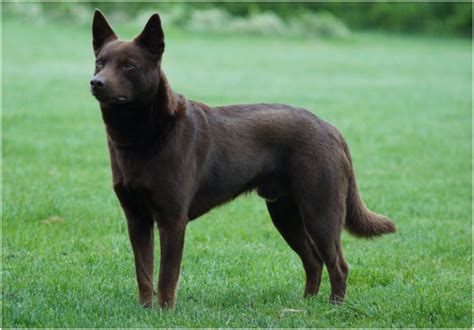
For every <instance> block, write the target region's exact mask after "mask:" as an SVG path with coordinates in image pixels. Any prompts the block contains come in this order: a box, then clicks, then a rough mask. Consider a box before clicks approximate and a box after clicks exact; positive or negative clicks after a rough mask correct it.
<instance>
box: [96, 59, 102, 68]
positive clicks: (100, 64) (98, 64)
mask: <svg viewBox="0 0 474 330" xmlns="http://www.w3.org/2000/svg"><path fill="white" fill-rule="evenodd" d="M103 65H104V63H103V62H102V61H99V60H97V61H95V66H96V67H98V68H101V67H102V66H103Z"/></svg>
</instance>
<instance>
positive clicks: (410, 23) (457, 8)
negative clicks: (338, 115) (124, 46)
mask: <svg viewBox="0 0 474 330" xmlns="http://www.w3.org/2000/svg"><path fill="white" fill-rule="evenodd" d="M13 5H14V4H13ZM9 6H10V7H11V6H12V4H9ZM9 6H5V5H4V9H5V7H7V8H6V13H7V14H8V12H9V10H8V9H9V8H8V7H9ZM37 6H38V7H41V8H40V10H41V11H42V12H44V13H47V14H49V15H50V17H55V18H64V19H68V18H71V17H72V18H77V16H79V17H82V16H83V15H84V14H83V12H84V9H87V10H88V11H90V10H91V9H93V8H100V9H101V10H103V11H104V12H106V13H108V14H110V13H112V12H113V13H120V15H122V16H123V17H125V16H128V17H131V16H133V17H134V16H136V15H137V14H139V13H140V12H141V11H144V10H150V9H153V10H157V11H160V10H172V8H173V7H177V6H178V7H182V8H183V9H184V11H185V12H187V13H192V12H193V11H196V10H206V9H211V8H217V9H221V10H225V11H226V12H227V13H228V14H229V15H230V16H238V17H239V16H240V17H252V16H253V17H255V16H256V15H258V14H262V13H265V15H268V13H274V14H276V15H277V16H278V17H279V18H280V19H282V20H283V21H285V22H290V21H292V20H293V21H294V20H297V19H298V18H302V19H304V17H305V16H304V15H307V14H308V13H311V12H313V13H316V12H327V13H330V14H332V15H334V16H336V17H338V18H340V19H341V20H342V21H343V22H344V23H345V24H346V25H347V26H348V27H349V28H351V29H355V30H368V29H370V30H384V31H392V32H402V33H408V32H417V33H436V34H442V35H459V36H466V37H470V36H471V35H472V4H471V3H470V2H387V1H377V2H282V3H274V2H224V1H218V2H191V3H170V2H159V3H150V2H119V3H116V2H98V1H93V2H87V3H81V4H78V3H48V2H43V3H38V4H37ZM80 7H83V8H80ZM84 7H85V8H84ZM189 16H191V14H189ZM189 16H188V17H189Z"/></svg>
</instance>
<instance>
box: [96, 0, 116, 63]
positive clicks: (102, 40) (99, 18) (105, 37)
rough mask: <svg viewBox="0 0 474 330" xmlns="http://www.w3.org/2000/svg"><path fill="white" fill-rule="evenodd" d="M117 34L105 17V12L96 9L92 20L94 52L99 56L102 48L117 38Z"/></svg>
mask: <svg viewBox="0 0 474 330" xmlns="http://www.w3.org/2000/svg"><path fill="white" fill-rule="evenodd" d="M116 39H117V35H116V34H115V32H114V31H113V30H112V28H111V27H110V25H109V23H107V20H106V19H105V16H104V14H102V13H101V12H100V10H98V9H96V10H95V12H94V19H93V20H92V46H93V47H94V54H95V55H96V56H97V54H98V53H99V51H100V49H101V48H102V47H104V45H105V44H106V43H108V42H110V41H112V40H116Z"/></svg>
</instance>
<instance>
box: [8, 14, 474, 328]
mask: <svg viewBox="0 0 474 330" xmlns="http://www.w3.org/2000/svg"><path fill="white" fill-rule="evenodd" d="M117 30H118V32H119V34H121V35H122V36H123V37H126V38H131V37H133V35H134V34H135V33H138V32H139V27H134V28H132V27H123V28H122V29H120V28H118V29H117ZM167 37H168V39H167V41H168V43H167V50H166V53H165V58H164V64H163V65H164V70H165V72H166V73H167V75H168V78H169V80H170V82H171V84H172V86H173V87H174V89H175V90H177V91H179V92H181V93H183V94H185V95H186V96H187V97H188V98H189V99H195V100H200V101H202V102H206V103H208V104H211V105H221V104H232V103H252V102H281V103H288V104H293V105H297V106H301V107H305V108H308V109H310V110H311V111H314V113H316V114H317V115H319V116H320V117H322V118H323V119H326V120H328V121H330V122H331V123H333V124H334V125H335V126H337V127H338V128H339V129H340V130H341V131H342V133H343V134H344V136H345V137H346V139H347V141H348V143H349V145H350V147H351V150H352V155H353V158H354V165H355V169H356V173H357V178H358V182H359V186H360V190H361V193H362V196H363V198H364V200H365V202H366V203H367V204H368V206H369V207H370V208H371V209H372V210H374V211H376V212H380V213H383V214H386V215H388V216H389V217H391V218H392V219H394V221H395V222H396V224H397V226H398V229H399V232H398V233H397V234H395V235H391V236H386V237H383V238H381V239H377V240H372V241H366V240H362V239H356V238H353V237H351V236H349V235H347V234H344V236H343V244H344V248H345V254H346V257H347V261H348V263H349V264H350V269H351V271H350V273H349V282H348V293H347V299H346V301H345V303H344V304H343V305H342V306H332V305H330V304H328V302H327V300H328V296H329V281H328V277H327V273H326V272H325V273H324V275H323V283H322V287H321V291H320V293H319V295H318V296H317V297H316V298H314V299H309V300H304V299H303V298H302V294H303V284H304V273H303V268H302V266H301V263H300V260H299V258H298V257H297V256H296V255H295V254H294V253H293V252H292V251H291V250H290V248H289V247H287V246H286V244H285V243H284V241H283V239H282V238H281V237H280V236H279V234H278V232H277V231H276V230H275V229H274V228H273V225H272V223H271V221H270V218H269V216H268V214H267V212H266V207H265V203H264V202H263V200H261V199H259V198H258V197H257V196H256V195H255V194H252V195H250V196H247V197H242V198H239V199H237V200H236V201H234V202H232V203H230V204H228V205H226V206H224V207H221V208H219V209H216V210H213V211H212V212H210V213H209V214H207V215H205V216H203V217H202V219H200V220H197V221H195V222H193V223H191V224H190V225H189V226H188V230H187V236H186V241H187V242H186V246H185V252H184V261H183V268H182V275H181V281H180V286H179V290H178V305H177V308H176V310H174V311H166V312H162V311H159V310H157V309H152V310H144V309H142V308H141V307H140V306H139V305H138V303H137V289H136V283H135V271H134V266H133V259H132V252H131V247H130V245H129V241H128V236H127V231H126V223H125V220H124V217H123V215H122V211H121V209H120V207H119V203H118V202H117V200H116V198H115V196H114V194H113V192H112V187H111V174H110V169H109V160H108V154H107V149H106V144H105V133H104V128H103V123H102V119H101V116H100V112H99V108H98V104H97V103H96V101H95V100H94V99H93V98H92V96H91V95H90V93H89V90H88V81H89V79H90V77H91V75H92V71H93V61H94V59H93V55H92V50H91V39H90V31H89V29H88V28H87V27H75V26H59V25H53V24H51V25H42V26H41V25H39V26H36V25H31V24H29V23H19V22H15V21H13V20H12V19H5V20H4V25H3V56H4V57H3V175H4V176H3V242H2V247H3V272H2V274H3V288H2V301H3V312H2V316H3V321H2V326H3V327H119V326H120V327H226V326H229V327H255V326H258V327H391V326H394V327H413V326H418V327H471V325H472V316H471V294H472V290H471V264H472V258H471V230H472V229H471V228H472V227H471V197H472V196H471V125H472V121H471V71H472V67H471V43H470V42H469V41H467V40H450V39H434V38H418V37H396V36H386V35H366V34H361V35H355V36H354V37H353V38H352V39H351V40H348V41H337V42H336V41H333V42H329V41H315V40H313V41H307V40H285V39H277V38H248V37H245V36H237V35H235V36H216V35H208V34H184V33H180V32H177V31H171V32H170V33H168V35H167ZM157 248H158V247H157ZM158 255H159V251H157V256H158ZM157 265H158V263H157ZM290 310H293V311H290Z"/></svg>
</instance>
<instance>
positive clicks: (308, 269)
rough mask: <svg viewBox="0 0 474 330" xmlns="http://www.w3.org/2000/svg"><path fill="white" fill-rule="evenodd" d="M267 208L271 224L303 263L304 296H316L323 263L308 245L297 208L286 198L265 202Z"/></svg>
mask: <svg viewBox="0 0 474 330" xmlns="http://www.w3.org/2000/svg"><path fill="white" fill-rule="evenodd" d="M267 208H268V212H269V213H270V216H271V218H272V221H273V224H274V225H275V227H276V228H277V229H278V231H279V232H280V234H281V235H282V236H283V238H284V239H285V241H286V242H287V243H288V245H289V246H290V247H291V248H292V249H293V250H294V251H295V252H296V253H297V254H298V256H299V257H300V258H301V261H302V262H303V267H304V270H305V273H306V285H305V290H304V296H305V297H307V296H312V295H316V294H317V293H318V290H319V285H320V283H321V274H322V270H323V262H322V260H321V259H320V257H319V256H318V255H317V254H316V253H315V251H314V249H312V246H311V245H310V242H309V240H308V237H307V234H306V232H305V229H304V226H303V221H302V220H301V217H300V215H299V212H298V207H297V206H296V204H294V202H293V201H292V200H291V198H290V197H289V196H286V197H282V198H280V199H278V200H276V201H273V202H267Z"/></svg>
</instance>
